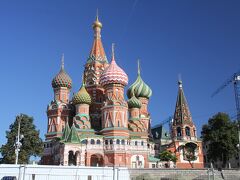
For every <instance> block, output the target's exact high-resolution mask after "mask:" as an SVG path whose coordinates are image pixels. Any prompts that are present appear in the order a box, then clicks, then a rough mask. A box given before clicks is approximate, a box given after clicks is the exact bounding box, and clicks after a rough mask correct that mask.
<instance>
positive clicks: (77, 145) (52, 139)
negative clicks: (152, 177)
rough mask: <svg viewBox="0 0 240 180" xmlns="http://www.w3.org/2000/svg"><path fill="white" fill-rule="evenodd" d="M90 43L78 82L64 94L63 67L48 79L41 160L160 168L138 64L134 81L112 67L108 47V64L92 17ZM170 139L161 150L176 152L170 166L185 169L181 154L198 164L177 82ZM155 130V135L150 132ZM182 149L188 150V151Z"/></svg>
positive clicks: (69, 84) (197, 150) (148, 95)
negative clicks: (49, 90)
mask: <svg viewBox="0 0 240 180" xmlns="http://www.w3.org/2000/svg"><path fill="white" fill-rule="evenodd" d="M92 28H93V31H94V41H93V46H92V49H91V51H90V55H89V57H88V59H87V61H86V64H85V67H84V72H83V75H82V85H81V87H80V88H79V91H78V92H75V93H74V95H73V97H71V98H70V92H71V88H72V80H71V78H70V76H69V75H68V74H67V72H66V71H65V69H64V57H62V65H61V69H60V71H59V73H58V74H57V75H56V76H55V77H54V78H53V80H52V88H53V91H54V99H53V100H52V101H51V102H50V104H49V105H48V107H47V117H48V122H47V133H46V134H45V137H46V139H45V142H44V154H43V156H42V159H41V164H46V165H63V166H68V165H73V166H74V165H75V166H110V167H113V166H115V167H116V166H117V167H128V168H158V167H160V163H161V161H160V159H159V154H158V153H159V150H160V149H161V148H160V147H161V146H162V144H161V143H159V142H161V141H159V139H161V138H163V137H162V136H158V137H156V136H154V135H153V134H152V132H153V131H152V129H151V123H150V119H151V118H150V113H149V111H148V103H149V101H150V98H151V95H152V90H151V89H150V87H149V86H148V85H147V84H146V83H145V82H144V81H143V79H142V77H141V72H140V67H139V63H138V71H137V73H136V74H137V77H136V80H135V82H134V83H133V84H132V85H130V87H129V88H128V90H127V94H126V95H127V97H128V100H126V99H125V94H124V90H125V88H126V86H127V85H128V76H127V74H126V73H125V72H124V70H123V69H122V68H121V67H119V66H118V64H117V61H116V59H115V56H114V45H112V57H111V61H110V62H108V60H107V57H106V54H105V52H104V48H103V44H102V39H101V29H102V23H101V22H100V21H99V19H98V16H97V17H96V20H95V22H94V23H93V25H92ZM171 127H172V128H171V131H172V132H171V133H170V134H171V137H169V138H170V139H169V141H168V144H167V146H166V145H164V146H165V150H168V151H170V152H172V153H174V154H176V157H177V162H176V167H179V168H186V167H187V168H188V167H189V165H188V164H189V161H188V160H186V156H187V155H193V156H194V157H196V158H195V159H194V160H193V162H194V164H195V165H197V166H195V167H198V168H202V167H203V161H202V146H201V141H200V140H199V139H197V133H196V128H195V126H194V124H193V121H192V118H191V115H190V111H189V108H188V105H187V102H186V99H185V97H184V94H183V89H182V83H181V82H179V93H178V97H177V103H176V110H175V115H174V118H173V122H172V126H171ZM155 133H158V132H157V131H155ZM186 152H189V153H188V154H187V153H186Z"/></svg>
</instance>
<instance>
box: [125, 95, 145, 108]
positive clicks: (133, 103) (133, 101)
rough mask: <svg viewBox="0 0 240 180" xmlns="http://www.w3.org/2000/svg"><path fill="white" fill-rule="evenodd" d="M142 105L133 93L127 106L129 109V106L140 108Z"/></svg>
mask: <svg viewBox="0 0 240 180" xmlns="http://www.w3.org/2000/svg"><path fill="white" fill-rule="evenodd" d="M141 106H142V103H141V101H139V100H138V99H137V98H136V97H135V95H133V97H131V98H130V99H129V100H128V107H129V108H130V109H131V108H139V109H140V108H141Z"/></svg>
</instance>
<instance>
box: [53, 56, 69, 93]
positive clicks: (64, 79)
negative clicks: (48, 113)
mask: <svg viewBox="0 0 240 180" xmlns="http://www.w3.org/2000/svg"><path fill="white" fill-rule="evenodd" d="M52 87H53V88H59V87H67V88H69V89H71V88H72V79H71V78H70V76H69V75H68V74H67V73H66V71H65V70H64V55H62V65H61V69H60V71H59V73H58V74H57V75H56V76H55V77H54V78H53V80H52Z"/></svg>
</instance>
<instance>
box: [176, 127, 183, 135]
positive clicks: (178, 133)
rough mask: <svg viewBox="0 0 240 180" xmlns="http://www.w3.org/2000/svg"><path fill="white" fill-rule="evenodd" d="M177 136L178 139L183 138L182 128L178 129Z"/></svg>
mask: <svg viewBox="0 0 240 180" xmlns="http://www.w3.org/2000/svg"><path fill="white" fill-rule="evenodd" d="M177 136H178V137H180V136H182V130H181V128H180V127H177Z"/></svg>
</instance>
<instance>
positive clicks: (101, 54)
mask: <svg viewBox="0 0 240 180" xmlns="http://www.w3.org/2000/svg"><path fill="white" fill-rule="evenodd" d="M92 27H93V30H94V41H93V46H92V50H91V52H90V55H89V57H88V60H87V63H86V64H85V69H84V79H85V81H86V89H87V91H88V92H89V94H90V96H91V98H92V104H91V106H90V119H91V124H92V128H94V129H95V130H100V129H101V126H102V124H101V107H102V102H103V98H104V95H103V93H104V89H103V88H102V86H101V85H100V84H99V80H100V77H101V75H102V73H103V71H104V70H105V68H106V67H107V66H108V61H107V57H106V55H105V51H104V48H103V45H102V40H101V29H102V23H101V22H100V21H99V20H98V15H97V17H96V21H95V22H94V23H93V25H92Z"/></svg>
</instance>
